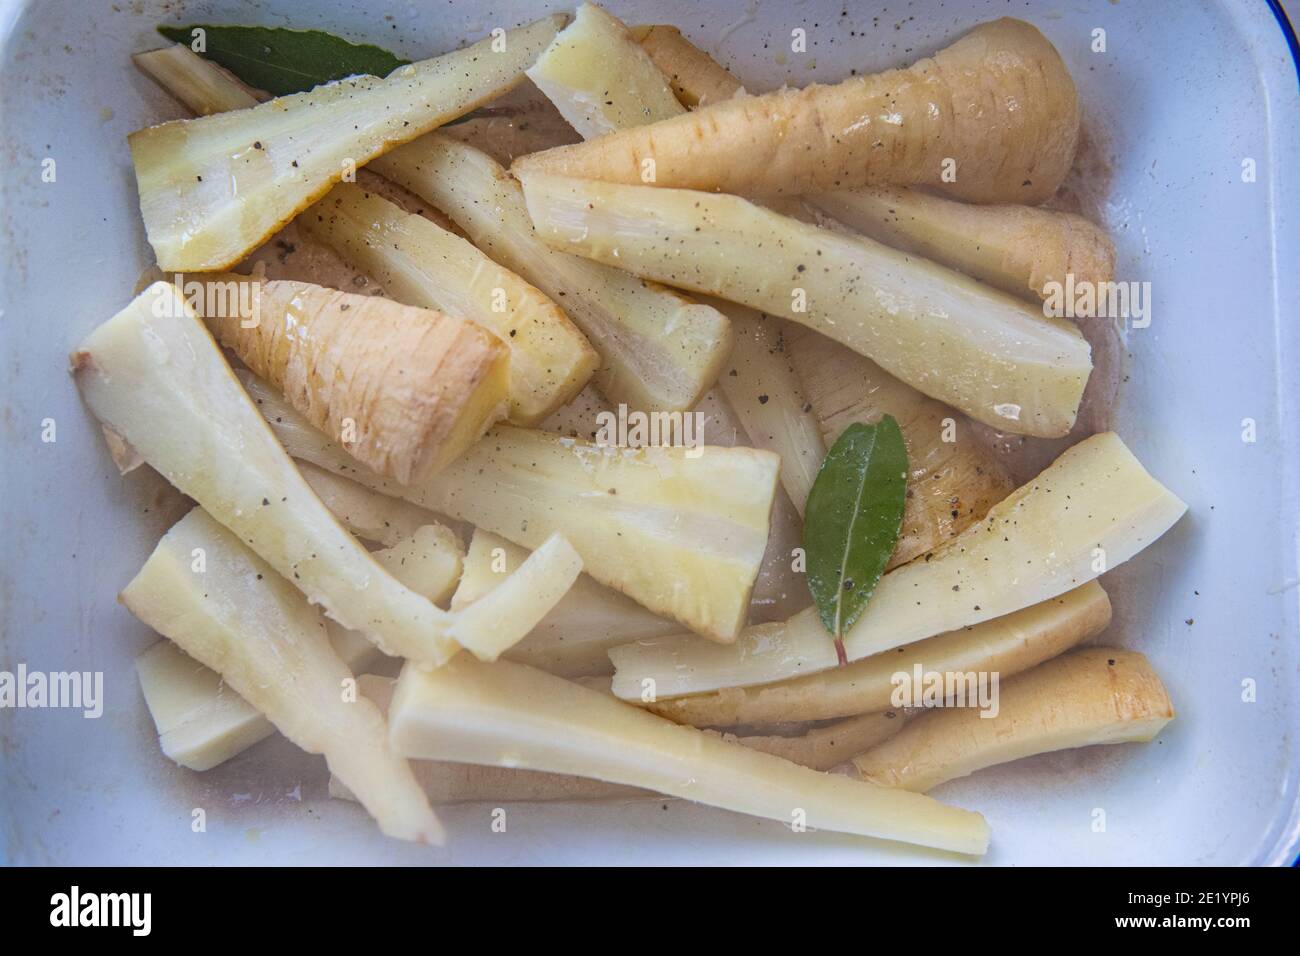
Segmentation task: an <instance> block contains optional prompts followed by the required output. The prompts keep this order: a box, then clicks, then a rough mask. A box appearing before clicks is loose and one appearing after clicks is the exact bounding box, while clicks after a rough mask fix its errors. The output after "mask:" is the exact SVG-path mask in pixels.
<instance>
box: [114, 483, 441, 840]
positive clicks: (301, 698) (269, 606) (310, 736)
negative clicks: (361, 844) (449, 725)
mask: <svg viewBox="0 0 1300 956" xmlns="http://www.w3.org/2000/svg"><path fill="white" fill-rule="evenodd" d="M195 555H201V556H202V560H203V562H204V564H203V568H202V570H201V571H200V570H196V568H195V565H194V562H195V561H196V560H197V558H196V557H195ZM121 600H122V602H123V603H124V604H125V605H126V606H127V608H129V609H130V611H131V613H132V614H134V615H135V616H136V617H138V618H140V620H141V621H143V622H144V623H146V624H148V625H149V626H150V627H152V628H153V629H154V630H156V631H158V632H159V633H161V634H163V635H164V636H166V637H169V638H171V639H172V640H173V641H175V642H176V643H177V644H179V645H180V646H181V647H182V648H183V649H184V650H185V652H186V653H187V654H189V655H190V656H191V657H193V658H194V659H195V660H197V661H199V662H201V663H203V664H205V665H207V666H208V667H210V668H212V669H213V670H214V671H217V672H218V673H220V674H221V677H222V679H223V680H224V681H225V682H226V683H227V684H229V686H230V687H231V688H232V689H233V690H234V691H235V692H236V693H238V694H239V695H240V696H241V697H243V698H244V699H245V700H246V701H248V702H250V703H252V704H253V705H254V706H256V707H257V708H258V709H259V710H260V711H262V713H264V714H265V715H266V716H267V718H268V719H269V720H270V721H271V723H273V724H274V725H275V726H276V727H278V728H279V729H280V731H281V732H282V733H283V734H284V735H285V736H286V737H288V738H289V739H290V740H292V741H293V742H294V743H295V744H297V745H298V746H299V747H302V748H303V749H304V750H306V751H308V752H309V753H321V754H324V755H325V759H326V761H327V762H328V763H329V765H330V770H331V771H332V772H333V773H335V774H337V775H338V777H339V778H340V779H341V780H343V781H345V782H346V783H347V785H348V787H349V788H350V789H351V790H352V791H353V792H354V793H356V794H357V796H358V798H359V799H360V800H361V802H362V804H363V805H364V806H365V808H366V809H367V810H368V811H369V812H370V814H371V815H372V816H373V817H374V818H375V820H376V821H377V822H378V823H379V827H380V829H381V830H383V831H384V833H386V834H388V835H389V836H393V837H397V838H399V839H403V840H415V841H418V842H423V843H441V842H442V840H443V833H442V827H441V826H440V825H439V823H438V820H437V818H436V817H435V816H434V815H433V811H432V810H431V809H430V808H429V804H428V801H427V800H426V799H425V797H424V794H423V793H421V792H420V789H419V787H418V786H417V784H416V782H415V778H414V777H412V776H411V771H410V768H409V767H408V766H407V764H406V761H405V760H403V759H401V758H400V757H397V756H395V755H394V754H393V751H392V750H391V749H390V748H389V744H388V738H387V733H386V729H387V728H386V727H385V724H384V718H383V717H382V716H381V715H380V713H379V711H378V710H376V709H375V707H374V706H373V705H372V704H370V703H368V702H366V701H364V700H358V701H354V702H348V701H346V700H345V699H344V695H343V688H344V687H345V686H346V682H348V681H350V680H351V679H352V673H351V671H349V670H348V668H347V665H346V664H344V663H343V661H341V660H340V659H339V657H338V655H337V654H335V653H334V651H333V649H332V648H331V647H330V644H329V641H328V639H327V637H326V630H325V621H324V619H322V617H321V616H320V613H319V612H318V611H316V610H315V609H314V608H312V607H310V606H309V605H308V604H307V603H306V602H305V601H304V600H303V599H302V596H301V595H299V594H298V592H297V591H295V590H294V588H293V586H292V585H290V584H289V583H288V582H287V581H285V580H284V579H283V578H281V577H280V576H279V575H278V574H276V573H275V570H274V569H273V568H271V566H270V565H268V564H266V563H265V562H264V561H262V560H261V559H260V558H258V557H257V555H255V554H254V553H253V552H252V551H250V550H249V549H248V548H246V547H244V545H242V544H240V542H239V539H238V538H236V537H235V536H234V535H233V534H231V532H230V531H228V530H227V529H225V528H223V527H221V525H220V524H218V523H217V522H216V521H214V520H212V518H210V517H209V516H208V515H207V514H205V513H204V512H203V511H202V509H199V508H196V509H194V510H193V511H191V512H190V514H189V515H188V516H186V517H185V518H184V519H182V520H181V521H180V522H179V523H178V524H177V525H175V526H174V527H173V528H172V529H171V531H169V532H168V533H167V535H166V536H165V537H164V538H163V540H162V541H161V542H160V543H159V545H158V547H157V548H156V549H155V550H154V552H153V554H152V555H151V556H150V558H149V560H148V561H147V562H146V563H145V565H144V567H143V568H141V570H140V573H139V574H137V575H136V577H135V578H134V580H132V581H131V583H130V584H128V585H127V587H126V589H125V590H124V591H123V592H122V596H121Z"/></svg>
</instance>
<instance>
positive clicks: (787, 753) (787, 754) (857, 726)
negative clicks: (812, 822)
mask: <svg viewBox="0 0 1300 956" xmlns="http://www.w3.org/2000/svg"><path fill="white" fill-rule="evenodd" d="M905 722H906V716H905V715H904V714H903V712H902V711H901V710H900V711H892V710H890V711H885V712H883V713H879V714H861V715H859V716H857V717H850V718H849V719H847V720H841V721H837V722H836V723H834V724H831V725H830V726H828V727H814V728H812V729H810V730H808V731H806V732H804V733H802V734H799V735H798V736H794V737H782V736H778V735H775V734H746V735H744V736H740V737H737V736H736V735H734V734H723V735H722V736H723V739H724V740H726V741H728V742H729V743H737V744H740V745H741V746H742V747H749V748H751V749H753V750H761V751H763V753H767V754H771V755H772V756H774V757H780V758H781V759H783V760H788V761H790V762H791V763H796V764H798V765H799V766H801V767H808V768H810V769H812V770H830V769H831V768H832V767H838V766H839V765H840V764H842V763H845V762H846V761H847V760H849V759H850V758H851V757H852V756H853V755H854V754H859V753H862V751H863V749H864V748H868V747H874V746H876V745H877V744H879V743H880V742H881V741H884V740H888V739H889V738H890V737H892V736H894V734H896V733H898V732H899V731H900V730H902V729H903V725H904V723H905Z"/></svg>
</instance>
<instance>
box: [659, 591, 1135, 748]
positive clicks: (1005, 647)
mask: <svg viewBox="0 0 1300 956" xmlns="http://www.w3.org/2000/svg"><path fill="white" fill-rule="evenodd" d="M1109 623H1110V599H1109V598H1107V596H1106V592H1105V591H1103V590H1102V588H1101V585H1100V584H1098V583H1097V582H1096V581H1090V582H1088V583H1087V584H1085V585H1083V587H1079V588H1075V589H1074V590H1073V591H1067V592H1066V593H1065V594H1062V595H1060V596H1059V597H1054V598H1051V599H1050V600H1047V601H1043V602H1042V603H1041V604H1034V605H1032V606H1030V607H1027V608H1024V609H1022V610H1019V611H1016V612H1014V613H1012V614H1008V615H1006V616H1005V617H997V618H994V619H993V620H991V621H985V622H984V623H982V624H976V625H974V626H973V627H964V628H962V629H960V630H956V631H951V632H949V633H947V634H941V635H939V636H938V637H930V638H927V639H926V640H923V641H917V642H916V643H915V644H909V645H908V646H906V647H901V648H896V649H894V650H891V651H884V652H883V653H880V654H873V655H871V656H870V657H864V658H862V660H859V661H854V662H853V663H851V664H848V665H846V666H844V667H835V668H832V669H830V670H826V671H821V672H819V673H816V674H809V675H808V676H807V677H795V678H791V679H790V680H784V681H780V682H778V683H775V684H764V685H762V686H758V687H726V688H723V689H722V690H717V691H713V692H711V693H707V694H695V695H693V696H690V697H673V698H670V699H668V700H660V701H658V702H657V703H653V704H648V705H647V708H648V709H649V710H652V711H654V712H655V713H656V714H659V715H661V716H663V717H667V718H668V719H670V720H674V721H676V722H677V723H679V724H693V725H694V726H696V727H732V726H736V725H738V724H772V723H778V722H781V721H805V720H831V719H835V718H839V717H851V716H853V715H854V714H870V713H876V712H879V711H884V710H888V709H889V708H890V707H891V706H893V700H892V695H893V693H894V688H895V684H894V680H893V678H894V675H896V674H899V673H906V674H911V673H912V672H913V669H914V668H915V667H917V666H918V665H919V666H920V667H921V668H922V670H923V671H926V672H928V671H934V672H938V673H963V674H964V673H967V672H969V671H976V672H978V671H985V672H993V671H996V672H998V673H999V674H1001V675H1002V677H1003V678H1007V677H1011V676H1013V675H1015V674H1018V673H1020V672H1021V671H1025V670H1028V669H1029V668H1031V667H1035V666H1037V665H1038V664H1041V663H1042V662H1043V661H1045V660H1049V659H1051V658H1053V657H1055V656H1057V655H1058V654H1060V653H1062V652H1063V651H1066V650H1068V649H1069V648H1071V647H1073V646H1074V645H1076V644H1078V643H1079V642H1080V641H1085V640H1087V639H1088V638H1090V637H1095V636H1096V635H1098V634H1100V633H1101V632H1102V631H1103V630H1105V628H1106V625H1107V624H1109Z"/></svg>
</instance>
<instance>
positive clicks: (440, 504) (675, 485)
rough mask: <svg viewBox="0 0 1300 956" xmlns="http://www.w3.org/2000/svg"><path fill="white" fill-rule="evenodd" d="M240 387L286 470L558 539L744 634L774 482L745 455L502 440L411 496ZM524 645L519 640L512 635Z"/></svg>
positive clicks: (721, 636)
mask: <svg viewBox="0 0 1300 956" xmlns="http://www.w3.org/2000/svg"><path fill="white" fill-rule="evenodd" d="M245 383H246V387H248V389H249V391H250V393H251V394H252V395H253V396H254V398H255V400H256V402H257V405H258V408H259V410H260V411H261V412H262V415H263V416H264V417H265V418H266V420H267V421H268V422H269V423H270V424H271V426H272V427H273V428H274V430H275V433H276V435H277V437H279V439H280V441H281V442H282V443H283V444H284V447H285V448H286V449H287V450H288V451H289V453H290V454H291V455H293V457H295V458H302V459H306V460H307V461H310V462H312V463H313V464H316V465H319V466H320V467H322V468H327V469H329V470H331V471H334V472H336V473H338V474H343V475H346V476H348V477H350V478H353V479H354V480H356V481H358V482H360V483H362V484H364V485H366V486H367V487H368V488H371V489H373V490H375V491H378V492H380V493H382V494H390V495H398V496H400V497H402V498H405V499H406V500H408V501H411V502H414V503H415V504H417V505H420V506H421V507H424V508H428V509H430V510H432V511H435V512H437V513H438V514H445V515H448V516H449V517H452V518H456V519H458V520H461V521H468V522H470V523H471V524H473V525H475V526H477V527H481V528H485V529H487V530H489V531H492V532H494V533H496V534H499V535H501V536H502V537H503V538H507V539H509V540H511V541H513V542H514V543H515V544H518V545H522V546H523V547H526V548H535V547H538V546H539V545H540V544H541V543H542V541H543V540H544V539H545V537H546V536H547V535H549V534H551V533H553V532H554V533H561V534H563V535H564V537H565V538H566V539H567V540H568V541H569V542H571V543H572V545H573V546H574V548H576V549H577V551H578V553H579V554H580V555H582V559H583V564H584V567H585V568H586V569H587V572H588V573H589V574H590V575H591V576H592V577H594V578H595V579H596V580H597V581H600V582H601V583H602V584H604V585H606V586H608V587H611V588H614V589H615V590H616V591H620V592H622V593H624V594H626V595H627V596H628V597H630V598H632V599H633V600H635V601H636V602H638V603H639V604H641V605H642V606H643V607H646V608H649V609H650V610H651V611H654V612H656V613H658V614H661V615H664V616H667V617H672V618H674V619H675V620H677V621H679V622H680V623H682V624H683V625H685V626H686V627H688V628H690V629H692V630H693V631H695V632H696V633H697V634H702V635H704V636H706V637H710V638H712V639H714V640H717V641H723V642H729V641H732V640H734V639H735V636H736V634H737V633H738V632H739V630H740V627H741V626H742V625H743V623H744V621H745V616H746V612H747V611H748V607H749V597H750V594H751V592H752V590H753V587H754V580H755V578H756V576H757V574H758V570H759V567H760V565H761V564H762V561H763V557H764V553H765V551H766V544H767V537H768V529H769V523H770V518H771V513H772V500H773V497H774V495H775V494H776V481H777V473H778V469H779V463H778V461H777V457H776V456H775V455H773V454H772V453H771V452H766V451H761V450H758V449H753V448H719V447H717V446H713V445H704V446H702V447H700V448H685V447H675V448H637V449H630V448H620V447H615V446H606V445H598V444H595V443H593V442H588V441H582V440H580V439H576V438H567V437H565V436H562V435H555V434H551V433H548V432H540V431H533V430H531V429H526V428H515V427H513V426H498V427H497V428H495V429H493V430H492V431H491V432H489V433H488V435H487V437H485V438H484V439H483V440H482V441H481V442H479V443H478V444H476V445H475V446H474V447H473V448H471V449H470V450H469V452H468V453H466V454H465V455H464V456H463V457H462V458H461V459H460V460H458V461H456V462H453V463H452V465H450V466H449V467H447V468H445V469H443V470H442V471H441V472H439V473H438V474H437V475H434V476H433V477H432V478H430V479H428V480H426V481H423V482H421V483H419V484H416V485H398V484H397V483H396V482H393V481H390V480H388V479H385V478H382V477H380V476H378V475H375V474H374V473H373V472H370V471H368V470H367V469H365V468H363V467H360V466H359V464H358V463H357V462H356V461H355V460H353V459H352V458H351V457H350V456H349V455H348V454H347V453H346V452H344V451H343V449H341V448H340V447H339V446H338V445H337V444H335V443H334V442H332V441H330V439H329V438H327V437H326V436H325V435H323V434H322V433H321V432H319V431H317V430H316V429H314V428H312V427H311V426H310V425H309V424H308V423H307V422H306V421H305V420H304V419H303V417H302V416H301V415H299V414H297V413H296V412H294V410H293V409H292V408H290V407H289V406H288V405H287V404H286V403H285V402H283V401H282V400H279V399H278V398H277V396H276V395H275V394H274V392H273V391H272V390H270V389H269V388H268V387H267V386H266V384H265V383H259V382H257V381H256V380H255V379H253V378H252V377H251V376H250V377H249V378H247V379H245ZM520 636H522V635H520Z"/></svg>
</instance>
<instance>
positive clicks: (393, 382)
mask: <svg viewBox="0 0 1300 956" xmlns="http://www.w3.org/2000/svg"><path fill="white" fill-rule="evenodd" d="M210 281H213V282H220V283H225V284H228V285H230V286H232V287H235V288H237V289H238V290H239V294H238V295H236V296H233V298H234V299H235V307H234V308H221V307H219V306H220V303H217V304H216V307H210V308H208V309H207V310H206V312H205V313H204V315H203V318H204V320H205V321H206V322H207V324H208V327H209V328H210V329H212V331H213V332H214V333H215V334H216V336H217V338H218V339H219V340H220V341H221V343H222V344H223V345H225V346H226V347H227V348H230V349H232V350H233V351H234V352H235V354H236V355H238V356H239V358H240V359H242V360H243V362H244V364H245V365H247V366H248V367H249V368H250V369H252V370H253V372H254V373H255V374H256V375H258V376H260V377H261V378H264V379H266V380H267V381H269V382H270V383H271V384H272V385H275V386H276V387H278V388H279V389H280V390H281V391H283V392H284V394H285V397H287V398H288V399H289V403H290V404H291V405H293V406H294V407H295V408H296V409H298V411H300V412H302V413H303V414H304V415H306V416H307V419H308V420H309V421H310V422H311V423H312V424H313V425H315V426H316V427H317V428H320V429H321V430H322V431H324V432H325V433H326V434H329V435H333V436H335V437H336V438H338V439H339V441H340V444H342V445H343V447H345V448H346V449H347V450H348V451H349V452H351V453H352V454H353V455H354V456H356V458H357V459H358V460H359V461H362V462H364V463H365V464H366V465H368V466H369V467H370V468H371V469H373V470H374V471H375V472H377V473H379V474H381V475H386V476H387V477H390V478H395V479H396V480H397V481H399V482H402V483H403V484H409V483H410V482H412V481H415V480H417V479H419V478H422V477H424V476H426V475H428V474H429V473H431V472H433V471H437V470H438V469H440V468H442V467H443V466H445V465H446V464H447V462H449V461H451V460H452V459H454V458H456V457H457V456H459V455H460V454H461V453H462V452H464V450H465V449H466V448H468V447H469V446H470V445H472V444H473V443H474V442H476V441H478V439H479V438H481V437H482V436H483V433H484V432H485V431H486V430H487V428H488V426H490V425H491V424H492V423H493V422H496V421H499V420H500V419H501V418H503V417H504V413H505V405H506V396H507V374H508V370H509V366H510V363H509V352H508V351H507V349H506V347H505V346H504V345H503V344H502V342H501V340H500V339H498V338H497V337H496V336H495V335H493V334H491V333H490V332H487V331H485V330H484V329H482V328H481V327H479V326H478V325H475V324H474V323H472V322H468V321H466V320H465V319H461V318H455V317H453V316H449V315H443V314H441V313H438V312H431V311H429V310H427V309H420V308H416V307H414V306H409V305H401V304H400V303H397V302H393V301H392V300H390V299H384V298H380V297H379V296H369V295H354V294H351V293H347V292H339V291H337V290H335V289H326V288H324V287H322V286H318V285H313V284H311V283H309V282H290V281H271V282H263V281H260V280H259V279H241V278H240V277H239V276H233V275H223V276H219V277H217V278H215V279H213V280H210ZM200 307H202V304H201V306H200Z"/></svg>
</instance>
